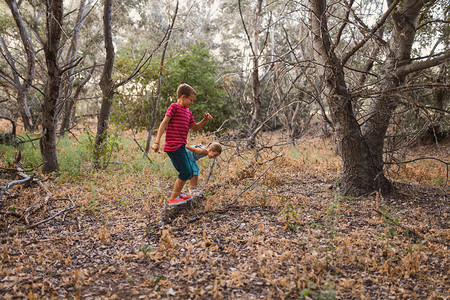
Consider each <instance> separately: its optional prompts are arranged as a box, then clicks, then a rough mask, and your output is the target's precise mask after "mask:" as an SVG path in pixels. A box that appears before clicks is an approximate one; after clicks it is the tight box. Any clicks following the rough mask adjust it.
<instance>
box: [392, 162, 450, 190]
mask: <svg viewBox="0 0 450 300" xmlns="http://www.w3.org/2000/svg"><path fill="white" fill-rule="evenodd" d="M426 159H431V160H436V161H438V162H440V163H443V164H444V165H445V166H446V168H447V179H446V180H445V185H447V183H448V173H449V170H448V166H449V165H450V162H446V161H443V160H441V159H439V158H435V157H419V158H415V159H411V160H407V161H399V162H384V164H385V165H401V164H409V163H412V162H416V161H419V160H426Z"/></svg>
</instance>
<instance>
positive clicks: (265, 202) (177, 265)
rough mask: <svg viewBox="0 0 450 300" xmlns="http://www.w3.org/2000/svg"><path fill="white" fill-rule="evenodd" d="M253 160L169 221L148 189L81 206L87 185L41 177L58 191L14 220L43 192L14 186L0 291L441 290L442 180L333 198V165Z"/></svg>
mask: <svg viewBox="0 0 450 300" xmlns="http://www.w3.org/2000/svg"><path fill="white" fill-rule="evenodd" d="M266 167H267V164H266V165H264V166H263V167H262V168H261V170H260V172H259V173H258V172H256V173H254V174H252V172H247V173H245V172H244V173H242V172H241V173H239V174H238V175H236V176H234V177H233V176H229V180H225V179H224V180H217V181H215V182H214V184H213V185H210V186H209V187H208V188H207V189H206V191H205V196H204V197H202V198H197V199H195V200H193V201H192V204H191V205H189V206H188V207H187V208H186V209H183V210H182V211H179V212H178V213H177V215H175V216H172V218H171V219H170V220H169V219H164V210H163V205H162V200H161V199H160V198H158V197H155V195H154V194H150V193H149V194H147V195H143V196H142V197H140V198H137V199H133V198H120V199H114V196H110V199H109V202H103V203H106V204H105V205H102V206H96V205H95V204H92V205H90V204H89V203H91V202H87V203H88V204H87V205H85V204H83V205H80V204H79V203H81V198H82V197H84V196H83V195H85V194H86V193H88V192H87V191H86V190H83V189H82V188H80V187H74V186H73V185H71V184H69V183H67V184H61V185H58V186H55V185H54V184H53V183H52V182H51V181H49V182H44V184H45V185H46V186H47V187H48V189H50V190H52V191H56V190H58V191H59V192H60V194H61V195H66V194H70V195H71V197H70V198H68V197H61V198H58V197H54V198H52V199H47V202H46V203H45V206H44V207H42V206H41V207H35V209H36V211H37V209H39V212H36V214H30V213H29V214H28V215H29V216H30V217H29V219H28V220H24V217H23V216H24V213H23V212H22V211H18V210H14V209H12V208H13V207H19V206H20V204H21V203H22V204H23V203H33V199H37V198H39V197H38V196H39V195H40V193H42V191H41V188H40V187H39V186H37V185H31V186H24V187H18V188H17V191H16V192H15V193H16V197H15V198H14V197H11V198H8V199H7V200H6V204H5V205H4V206H3V207H2V208H1V209H0V211H1V215H0V229H1V231H0V241H1V242H0V243H1V244H0V247H1V248H0V254H1V261H2V263H1V268H0V298H1V299H46V298H54V299H74V298H76V299H101V298H104V299H448V298H449V297H450V281H449V278H448V276H449V266H450V264H449V253H450V252H449V242H450V231H449V222H448V220H449V213H450V208H449V196H450V195H449V193H448V192H449V190H448V186H440V187H435V186H429V185H423V184H421V185H418V184H407V183H396V184H395V191H394V193H392V194H391V195H386V196H382V195H379V194H378V193H373V194H371V195H367V196H364V197H360V198H348V197H347V198H346V197H336V196H335V186H334V182H335V178H336V176H337V169H336V168H334V167H330V168H329V169H328V170H325V169H324V170H322V171H318V170H316V169H314V168H310V167H308V166H305V165H304V163H302V162H301V161H299V160H297V161H291V160H289V159H287V158H284V157H282V158H279V159H276V160H274V164H273V166H272V167H271V168H270V169H267V168H266ZM264 170H266V172H267V173H266V174H265V175H264V176H263V177H261V178H260V180H256V179H257V178H258V175H261V174H262V171H264ZM169 184H170V183H168V185H169ZM65 191H66V192H65ZM68 191H70V193H69V192H68ZM242 192H243V193H242ZM98 193H99V194H101V191H99V192H98ZM55 194H57V193H56V192H55ZM13 196H14V195H13ZM105 201H106V200H105ZM71 203H73V204H75V205H76V207H75V208H74V209H72V210H67V211H64V209H65V208H67V207H69V206H70V205H71ZM60 211H64V212H63V213H61V214H59V215H58V216H57V217H55V218H53V219H51V220H49V221H47V222H45V223H43V224H41V225H38V226H36V227H34V228H31V229H27V223H26V221H28V223H29V224H36V222H37V221H39V220H42V219H44V216H51V215H55V213H57V212H60ZM28 212H31V211H28ZM163 221H166V222H163Z"/></svg>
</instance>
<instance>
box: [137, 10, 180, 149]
mask: <svg viewBox="0 0 450 300" xmlns="http://www.w3.org/2000/svg"><path fill="white" fill-rule="evenodd" d="M178 4H179V1H177V5H176V7H175V13H174V15H173V18H172V22H171V24H170V27H169V29H168V31H167V39H166V42H165V45H164V49H163V52H162V55H161V61H160V63H159V70H158V87H157V88H156V94H155V95H154V96H153V104H152V111H151V120H150V127H149V130H148V136H147V143H146V145H145V154H147V153H148V151H149V150H150V144H151V140H152V135H153V129H154V128H155V124H156V114H157V112H158V103H159V96H160V94H161V81H162V76H163V70H164V60H165V57H166V51H167V46H168V45H169V40H170V36H171V34H172V30H173V26H174V25H175V20H176V18H177V15H178Z"/></svg>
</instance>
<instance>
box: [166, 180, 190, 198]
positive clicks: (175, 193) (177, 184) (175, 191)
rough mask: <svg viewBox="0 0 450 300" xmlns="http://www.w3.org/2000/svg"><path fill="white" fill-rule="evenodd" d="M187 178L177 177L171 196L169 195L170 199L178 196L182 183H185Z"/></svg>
mask: <svg viewBox="0 0 450 300" xmlns="http://www.w3.org/2000/svg"><path fill="white" fill-rule="evenodd" d="M186 181H187V180H181V179H180V178H177V180H176V181H175V186H174V187H173V192H172V196H170V199H174V198H176V197H178V196H180V194H181V191H182V190H183V187H184V185H185V184H186Z"/></svg>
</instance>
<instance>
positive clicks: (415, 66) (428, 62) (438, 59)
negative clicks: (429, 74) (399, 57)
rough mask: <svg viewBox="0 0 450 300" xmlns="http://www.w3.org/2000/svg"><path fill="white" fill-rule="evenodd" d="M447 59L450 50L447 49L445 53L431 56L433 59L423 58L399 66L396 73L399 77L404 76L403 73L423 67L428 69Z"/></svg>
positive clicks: (448, 58) (449, 58)
mask: <svg viewBox="0 0 450 300" xmlns="http://www.w3.org/2000/svg"><path fill="white" fill-rule="evenodd" d="M449 60H450V51H447V52H446V53H445V54H443V55H441V56H438V57H436V58H433V59H429V60H424V61H421V62H416V63H411V64H408V65H404V66H401V67H399V68H398V69H397V70H396V74H397V76H399V77H401V76H405V75H408V74H410V73H413V72H417V71H420V70H423V69H428V68H431V67H434V66H437V65H440V64H442V63H444V62H446V61H449Z"/></svg>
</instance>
